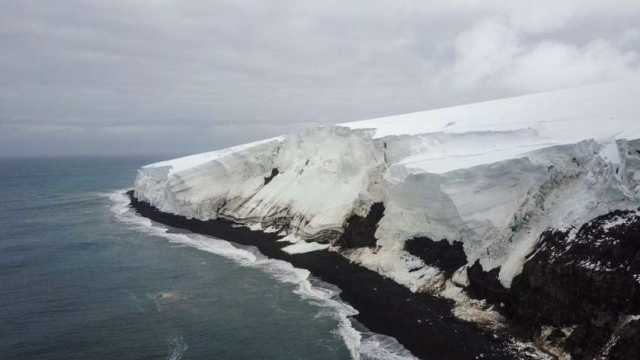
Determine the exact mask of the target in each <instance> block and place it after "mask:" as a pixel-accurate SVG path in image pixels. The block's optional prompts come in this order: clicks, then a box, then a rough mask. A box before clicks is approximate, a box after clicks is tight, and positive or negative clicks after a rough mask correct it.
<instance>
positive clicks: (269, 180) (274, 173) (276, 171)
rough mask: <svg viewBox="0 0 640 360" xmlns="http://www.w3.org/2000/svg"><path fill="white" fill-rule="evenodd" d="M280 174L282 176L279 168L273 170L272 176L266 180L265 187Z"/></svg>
mask: <svg viewBox="0 0 640 360" xmlns="http://www.w3.org/2000/svg"><path fill="white" fill-rule="evenodd" d="M278 174H280V170H278V168H273V169H271V174H269V176H266V177H265V178H264V184H265V185H267V184H269V183H270V182H271V180H273V178H274V177H276V176H278Z"/></svg>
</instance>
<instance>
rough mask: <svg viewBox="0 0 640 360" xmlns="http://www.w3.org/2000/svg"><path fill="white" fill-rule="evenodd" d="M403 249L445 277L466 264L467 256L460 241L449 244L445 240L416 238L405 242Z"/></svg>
mask: <svg viewBox="0 0 640 360" xmlns="http://www.w3.org/2000/svg"><path fill="white" fill-rule="evenodd" d="M404 248H405V250H406V251H408V252H409V253H410V254H412V255H415V256H417V257H419V258H420V259H422V260H423V261H424V262H425V263H426V264H427V265H431V266H434V267H437V268H438V269H440V270H442V271H443V272H444V273H445V274H446V275H447V276H451V274H453V272H454V271H456V270H458V269H459V268H460V267H462V266H463V265H465V264H466V263H467V256H466V255H465V253H464V249H463V247H462V242H460V241H453V242H452V243H449V241H448V240H447V239H442V240H440V241H433V240H431V239H430V238H428V237H416V238H412V239H409V240H407V241H406V242H405V245H404Z"/></svg>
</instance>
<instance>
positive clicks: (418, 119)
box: [134, 79, 640, 358]
mask: <svg viewBox="0 0 640 360" xmlns="http://www.w3.org/2000/svg"><path fill="white" fill-rule="evenodd" d="M134 195H135V197H136V198H137V199H138V200H141V201H144V202H146V203H148V204H150V205H152V206H154V207H155V208H157V209H159V210H161V211H162V212H165V213H170V214H176V215H182V216H185V217H188V218H195V219H200V220H209V219H220V218H222V219H228V220H233V221H235V222H237V223H240V224H244V225H246V226H248V227H251V228H252V229H260V230H262V231H265V232H275V233H279V234H282V235H283V236H285V237H284V238H283V241H289V242H291V243H293V244H292V245H290V247H289V249H290V251H292V252H295V253H299V252H305V251H335V252H339V253H340V254H342V255H343V256H345V257H347V258H348V259H350V260H351V261H353V262H355V263H357V264H360V265H362V266H364V267H366V268H368V269H371V270H374V271H376V272H378V273H380V274H382V275H384V276H386V277H389V278H391V279H393V280H395V281H396V282H398V283H400V284H402V285H405V286H406V287H408V288H409V289H411V290H412V291H414V292H428V293H431V294H436V295H439V296H445V297H450V298H453V299H455V300H456V301H458V302H460V303H466V302H467V300H466V299H467V298H466V296H465V295H463V294H464V293H465V292H464V291H462V289H465V288H466V287H468V286H470V281H471V280H472V279H470V274H484V275H482V276H484V278H483V279H484V280H483V281H486V282H490V283H491V284H492V285H491V286H489V287H491V288H494V287H499V290H495V291H494V290H492V289H490V290H488V292H489V293H491V294H487V293H486V292H483V290H479V291H475V293H476V294H485V295H487V297H489V298H490V297H492V294H493V295H495V294H496V292H500V291H503V292H505V293H510V294H511V295H509V296H513V294H512V293H513V291H511V288H512V285H513V286H515V284H516V282H517V281H516V279H519V278H522V276H520V277H519V276H518V275H521V274H523V269H525V268H526V264H527V261H528V260H529V259H532V258H534V257H535V256H536V255H537V254H539V252H540V251H541V250H544V248H543V245H544V244H547V243H549V242H548V241H546V238H545V234H547V235H549V234H552V233H553V234H557V233H562V234H564V235H565V236H564V237H563V238H562V239H564V240H563V241H564V242H562V244H566V247H567V248H570V247H571V244H572V241H573V242H577V243H582V242H581V241H583V240H584V239H591V238H592V237H593V236H594V235H593V234H595V233H596V232H591V233H586V232H585V233H584V234H583V235H584V236H582V237H581V234H582V233H583V230H584V231H586V230H585V229H581V228H582V227H583V226H586V224H594V223H595V224H600V225H601V227H602V228H601V229H600V230H601V231H602V232H603V234H605V235H606V234H609V232H610V231H613V230H615V229H617V228H620V227H621V226H624V225H625V224H631V223H634V224H635V223H638V219H637V218H638V216H635V215H633V216H632V214H635V210H636V209H638V208H639V207H640V81H638V80H637V79H633V80H628V81H624V82H618V83H609V84H601V85H593V86H587V87H581V88H573V89H566V90H559V91H553V92H546V93H539V94H532V95H525V96H520V97H514V98H506V99H500V100H494V101H487V102H482V103H476V104H470V105H463V106H456V107H450V108H443V109H436V110H431V111H423V112H416V113H411V114H406V115H399V116H390V117H384V118H378V119H372V120H365V121H358V122H351V123H344V124H339V125H336V126H331V127H320V128H313V129H309V130H307V131H304V132H302V133H298V134H290V135H285V136H281V137H277V138H272V139H267V140H263V141H259V142H255V143H250V144H245V145H241V146H237V147H232V148H228V149H224V150H218V151H213V152H209V153H204V154H199V155H192V156H188V157H184V158H179V159H174V160H169V161H163V162H159V163H155V164H150V165H147V166H144V167H142V168H141V169H140V170H139V172H138V176H137V178H136V182H135V189H134ZM616 211H618V212H616ZM621 211H622V212H621ZM624 211H629V212H624ZM614 212H616V213H615V214H617V215H616V216H613V215H610V216H609V217H610V218H611V220H610V221H609V222H604V223H603V221H600V222H598V221H595V220H594V219H605V220H606V219H608V218H606V216H607V214H612V213H614ZM630 214H631V215H630ZM634 216H635V217H634ZM603 217H605V218H603ZM611 229H613V230H611ZM634 234H635V233H634ZM627 235H628V234H627ZM627 235H625V236H627ZM636 235H637V234H636ZM636 235H633V234H632V235H629V236H630V238H631V239H632V241H635V242H633V243H632V244H631V245H629V246H630V247H629V246H628V247H627V248H626V249H627V250H629V249H631V250H632V253H630V256H631V258H630V260H629V261H630V262H629V263H628V264H627V263H626V262H624V261H623V262H620V261H622V260H620V259H618V260H619V262H618V263H616V264H609V265H607V264H606V261H607V259H604V258H603V257H605V258H606V256H608V255H606V254H608V252H603V254H605V253H606V254H605V255H602V254H600V255H601V258H599V260H598V259H596V260H593V259H591V260H593V261H591V260H589V259H587V260H585V259H582V258H581V259H580V261H577V260H576V262H580V263H581V264H582V265H581V266H582V267H583V268H585V269H587V270H588V269H589V266H591V267H593V268H592V269H591V270H593V271H604V270H602V269H607V266H610V267H611V266H614V265H615V266H623V267H624V266H626V268H625V269H626V270H624V271H626V273H629V274H631V275H632V276H635V277H634V279H635V283H633V284H632V285H629V286H631V287H634V286H635V287H634V289H638V287H639V285H638V284H640V274H636V273H634V271H637V270H639V269H640V252H637V251H638V249H639V248H640V246H639V245H638V242H640V238H638V237H637V236H636ZM556 238H557V236H556ZM554 239H555V238H554ZM576 239H578V240H580V239H582V240H580V241H578V240H576ZM634 239H635V240H634ZM600 240H601V239H599V238H595V239H593V241H594V243H598V241H600ZM584 241H586V240H584ZM589 241H591V240H589ZM307 243H308V244H307ZM611 243H612V244H613V245H611V246H614V245H615V244H614V243H615V241H613V242H611ZM409 244H410V245H411V246H409ZM558 246H560V247H562V246H565V245H558V244H555V247H554V249H555V250H557V251H555V252H552V253H550V254H549V256H548V259H546V260H545V261H547V263H549V262H552V261H553V260H554V259H556V257H557V256H562V254H564V253H563V251H564V250H558ZM633 251H635V253H634V252H633ZM614 252H615V251H614ZM542 253H544V251H542ZM434 254H435V255H434ZM554 254H555V255H554ZM558 254H559V255H558ZM634 254H636V255H634ZM554 256H556V257H554ZM576 256H578V255H576ZM634 256H635V257H634ZM625 259H626V258H625ZM634 259H635V260H634ZM574 260H575V259H574ZM627 260H628V259H627ZM625 261H626V260H625ZM614 262H615V261H614ZM488 274H493V275H492V276H493V277H494V279H493V280H495V281H493V280H492V279H491V276H490V275H488ZM523 275H524V274H523ZM477 278H481V277H477ZM492 281H493V282H495V284H494V283H492ZM471 285H474V286H475V287H476V290H478V289H477V288H478V286H480V287H481V286H482V281H479V282H477V283H476V284H471ZM528 289H529V288H528ZM633 291H635V292H633V294H632V295H630V296H631V298H630V299H631V300H630V301H632V302H633V301H636V300H637V299H639V298H638V296H639V294H640V293H639V292H638V291H640V290H633ZM543 292H544V291H543ZM536 294H537V293H536ZM530 295H531V294H530ZM532 296H533V295H532ZM545 296H546V295H545ZM480 297H483V296H480ZM493 297H494V298H497V299H498V300H499V301H497V303H500V302H502V301H509V300H508V299H506V297H505V298H501V297H500V296H497V297H496V296H493ZM540 297H541V299H542V298H544V296H542V295H540ZM541 301H542V300H541ZM594 301H595V300H594ZM596 302H597V301H596ZM634 306H635V308H637V307H638V306H637V305H632V308H634ZM628 309H629V307H627V308H625V310H624V311H627V310H628ZM512 312H514V313H518V311H512ZM620 315H623V314H620ZM624 315H625V316H634V315H636V314H624ZM461 316H463V315H461ZM571 321H573V320H571V319H567V320H566V322H563V323H561V324H560V323H558V324H549V322H553V321H547V320H544V319H540V324H539V325H540V326H542V325H544V326H546V325H550V326H556V327H557V328H563V329H565V328H571V326H574V329H575V326H576V325H573V324H574V323H571ZM575 321H576V324H577V322H579V321H581V320H575ZM565 325H566V326H565ZM563 326H564V327H563ZM545 329H546V328H545ZM545 331H546V330H545ZM571 331H573V330H567V331H565V332H564V334H565V335H566V336H569V335H570V334H571ZM534 335H535V334H534ZM609 335H611V334H608V335H607V336H609ZM603 336H604V335H603ZM611 336H613V335H611ZM534 337H535V336H534ZM607 339H608V337H607ZM576 351H577V352H576ZM576 351H574V350H572V351H571V352H572V354H573V355H574V357H575V358H581V355H580V350H576ZM603 351H604V350H603ZM585 354H586V353H585ZM585 356H586V355H585ZM589 356H591V355H589Z"/></svg>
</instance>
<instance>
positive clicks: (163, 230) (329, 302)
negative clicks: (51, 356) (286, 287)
mask: <svg viewBox="0 0 640 360" xmlns="http://www.w3.org/2000/svg"><path fill="white" fill-rule="evenodd" d="M106 196H108V197H109V199H110V200H111V207H110V209H111V211H112V213H113V214H114V217H115V219H116V220H118V221H120V222H122V223H125V224H127V225H129V226H131V227H132V228H133V229H135V230H137V231H141V232H145V233H147V234H149V235H152V236H158V237H162V238H165V239H167V240H169V241H170V242H171V243H175V244H183V245H187V246H191V247H194V248H197V249H199V250H203V251H207V252H210V253H212V254H216V255H219V256H223V257H225V258H228V259H231V260H233V261H234V262H236V263H237V264H240V265H242V266H249V267H252V268H255V269H259V270H261V271H264V272H266V273H268V274H270V275H271V276H272V277H273V278H275V279H276V280H278V281H280V282H284V283H288V284H294V285H297V287H296V289H295V290H294V293H295V294H297V295H299V296H300V297H301V298H302V299H305V300H307V301H309V302H310V303H312V304H313V305H315V306H318V307H321V308H323V309H325V310H327V311H322V312H321V313H320V314H321V315H330V316H332V317H334V318H335V319H336V320H337V321H338V328H337V329H336V330H335V331H336V333H337V334H339V335H340V337H341V338H342V339H343V341H344V342H345V345H346V346H347V349H348V350H349V352H350V354H351V357H352V358H353V359H355V360H359V359H361V358H362V359H415V357H413V356H412V355H411V354H410V352H409V351H408V350H406V349H405V348H404V347H402V345H400V343H398V342H397V341H396V340H395V339H393V338H391V337H388V336H384V335H380V334H375V333H367V336H364V337H363V334H362V333H360V332H359V331H358V330H356V329H355V328H354V327H353V324H352V322H351V320H350V317H352V316H355V315H357V314H358V311H357V310H356V309H354V308H353V307H352V306H350V305H349V304H346V303H344V302H342V301H341V300H340V299H339V293H340V292H339V290H338V289H337V288H335V287H332V286H331V285H330V284H325V283H320V282H319V281H316V280H312V279H311V273H310V272H309V271H308V270H305V269H299V268H296V267H294V266H293V265H291V264H290V263H288V262H286V261H282V260H277V259H270V258H267V257H265V256H264V255H262V254H260V253H259V252H258V251H257V250H256V249H255V248H246V249H241V248H237V247H235V246H234V245H233V244H231V243H230V242H228V241H225V240H221V239H217V238H213V237H209V236H204V235H199V234H193V233H172V232H169V228H167V227H165V226H163V225H161V224H159V223H156V222H152V221H151V220H149V219H147V218H145V217H142V216H140V215H138V214H136V212H135V211H133V210H132V209H131V207H130V206H129V198H128V197H127V196H126V195H125V190H117V191H115V192H113V193H110V194H106ZM312 281H313V283H312Z"/></svg>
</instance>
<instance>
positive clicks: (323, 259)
mask: <svg viewBox="0 0 640 360" xmlns="http://www.w3.org/2000/svg"><path fill="white" fill-rule="evenodd" d="M126 195H127V196H128V198H129V200H130V206H131V207H132V208H133V209H135V210H136V212H137V213H138V214H140V215H142V216H144V217H146V218H148V219H151V220H153V221H156V222H159V223H162V224H165V225H169V226H172V227H175V228H180V229H185V230H189V231H191V232H194V233H199V234H203V235H209V236H214V237H217V238H220V239H224V240H226V241H230V242H232V243H237V244H240V245H246V246H254V247H256V248H257V249H258V250H259V251H260V252H261V253H262V254H263V255H265V256H267V257H270V258H273V259H279V260H284V261H287V262H289V263H291V264H292V265H293V266H295V267H297V268H302V269H306V270H309V271H310V272H311V274H312V275H313V276H314V277H316V278H318V279H320V280H322V281H324V282H327V283H329V284H332V285H335V286H337V287H338V288H339V289H340V290H341V293H340V298H341V299H342V300H344V301H345V302H346V303H348V304H349V305H351V306H352V307H354V308H355V309H356V310H357V311H358V315H356V316H354V317H355V319H356V320H357V321H358V322H360V323H361V324H363V325H364V326H365V327H367V328H368V329H369V330H371V331H374V332H376V333H380V334H384V335H387V336H391V337H394V338H395V339H396V340H397V341H398V342H399V343H400V344H402V345H403V346H404V347H405V348H406V349H407V350H409V351H410V352H411V353H412V354H413V355H414V356H417V357H419V358H422V359H452V360H454V359H475V358H483V359H513V358H515V357H516V356H517V354H514V353H513V350H510V349H509V346H508V344H509V343H508V340H507V339H505V338H503V337H501V336H500V335H498V334H496V333H494V332H491V331H489V330H485V329H482V328H480V327H479V326H478V325H476V324H474V323H471V322H466V321H463V320H460V319H458V318H456V317H455V316H454V315H453V313H452V312H451V309H452V308H453V302H452V301H450V300H447V299H443V298H438V297H435V296H431V295H427V294H418V293H412V292H411V291H410V290H409V289H408V288H406V287H404V286H402V285H400V284H398V283H396V282H394V281H393V280H391V279H388V278H385V277H383V276H382V275H380V274H378V273H376V272H374V271H372V270H369V269H366V268H364V267H362V266H360V265H358V264H355V263H352V262H350V261H349V260H348V259H346V258H345V257H343V256H342V255H340V254H338V253H336V252H330V251H315V252H310V253H302V254H288V253H286V252H285V251H283V250H282V248H283V247H285V246H287V245H290V244H289V243H286V242H279V241H277V240H279V239H281V238H282V236H278V235H276V234H272V233H264V232H261V231H253V230H250V229H248V228H247V227H244V226H237V224H235V223H233V222H231V221H227V220H222V219H216V220H207V221H201V220H196V219H188V218H186V217H184V216H180V215H174V214H168V213H164V212H161V211H159V210H158V209H156V208H155V207H153V206H151V205H149V204H148V203H146V202H142V201H138V200H137V199H136V198H135V196H134V195H133V191H128V192H127V194H126Z"/></svg>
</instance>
